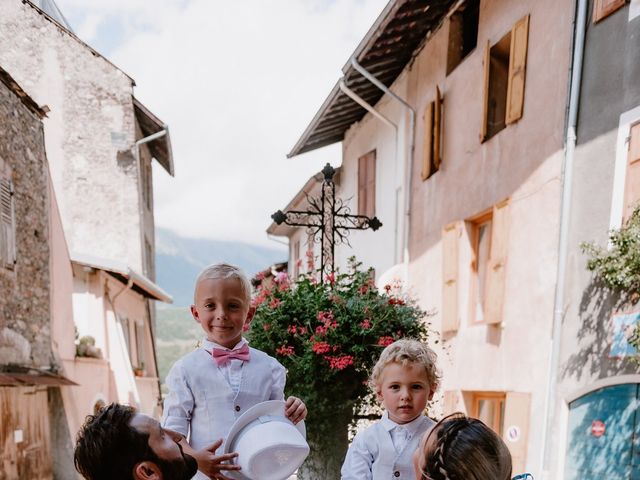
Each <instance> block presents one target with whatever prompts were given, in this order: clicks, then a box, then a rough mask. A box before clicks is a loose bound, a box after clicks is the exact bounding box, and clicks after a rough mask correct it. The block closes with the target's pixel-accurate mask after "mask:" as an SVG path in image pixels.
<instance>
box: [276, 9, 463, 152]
mask: <svg viewBox="0 0 640 480" xmlns="http://www.w3.org/2000/svg"><path fill="white" fill-rule="evenodd" d="M456 1H457V0H391V1H390V2H389V3H388V4H387V6H386V7H385V8H384V10H383V11H382V13H381V14H380V16H379V17H378V19H377V20H376V21H375V22H374V24H373V25H372V26H371V28H370V29H369V31H368V32H367V34H366V35H365V37H364V38H363V39H362V41H361V42H360V44H359V45H358V47H357V48H356V49H355V51H354V52H353V54H352V55H351V57H349V60H348V61H347V63H346V64H345V66H344V67H342V73H343V74H344V76H343V77H342V78H341V79H340V80H338V82H336V84H335V86H334V87H333V89H332V90H331V92H330V93H329V96H328V97H327V99H326V100H325V101H324V103H323V104H322V106H321V107H320V110H318V113H316V115H315V116H314V117H313V119H312V120H311V123H310V124H309V126H308V127H307V128H306V130H305V131H304V133H303V134H302V136H301V137H300V139H299V140H298V142H297V143H296V144H295V145H294V147H293V149H292V150H291V152H289V154H288V155H287V157H289V158H291V157H294V156H296V155H300V154H301V153H304V152H309V151H311V150H315V149H317V148H320V147H324V146H326V145H331V144H332V143H336V142H340V141H342V140H343V139H344V134H345V132H346V131H347V130H348V129H349V127H350V126H351V125H352V124H353V123H355V122H358V121H360V120H361V119H362V117H364V116H365V114H366V113H367V111H366V110H365V109H364V108H363V107H362V106H360V105H358V104H357V103H355V102H354V101H353V100H351V99H350V98H349V97H348V96H347V95H346V94H345V93H343V92H342V91H341V90H340V82H341V81H342V80H344V82H345V84H346V86H347V87H348V88H349V89H351V90H353V91H354V92H355V93H356V94H357V95H358V96H360V97H361V98H363V99H364V100H365V101H366V102H367V103H368V104H369V105H375V104H376V103H377V102H378V101H379V100H380V98H381V97H382V95H383V92H382V90H380V89H379V88H377V87H376V86H374V85H373V84H372V83H371V82H369V81H368V80H367V79H365V78H364V77H363V76H362V75H361V74H360V73H358V72H357V71H356V70H355V68H354V67H353V65H352V63H351V61H352V59H355V60H356V61H357V62H358V63H359V64H360V65H362V66H363V67H364V68H365V69H366V70H368V71H369V73H371V74H372V75H373V76H374V77H376V78H377V79H378V80H380V81H381V82H382V83H383V84H384V85H386V86H387V87H390V86H391V85H392V84H393V82H394V81H395V80H396V79H397V78H398V76H399V75H400V73H402V71H403V70H404V68H405V67H406V66H407V64H408V63H409V62H410V61H411V59H412V58H413V57H414V55H415V54H416V52H417V51H418V50H419V49H420V48H421V47H422V45H423V43H424V42H425V40H426V39H427V38H428V36H429V35H430V32H434V31H435V30H437V29H438V28H439V27H440V25H441V24H442V22H443V21H444V19H445V17H446V15H447V13H448V11H449V10H450V9H451V7H452V5H453V4H454V3H456Z"/></svg>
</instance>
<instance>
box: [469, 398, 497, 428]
mask: <svg viewBox="0 0 640 480" xmlns="http://www.w3.org/2000/svg"><path fill="white" fill-rule="evenodd" d="M504 404H505V394H504V393H493V392H475V393H474V394H473V405H472V407H471V416H472V417H474V418H477V419H478V420H481V421H482V422H483V423H484V424H485V425H486V426H487V427H489V428H491V430H493V431H494V432H496V433H497V434H498V435H502V432H503V431H504V407H505V405H504Z"/></svg>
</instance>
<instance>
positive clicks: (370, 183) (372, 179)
mask: <svg viewBox="0 0 640 480" xmlns="http://www.w3.org/2000/svg"><path fill="white" fill-rule="evenodd" d="M366 211H367V213H366V215H367V216H368V217H373V216H374V215H375V214H376V151H375V150H374V151H373V152H370V153H368V154H367V210H366Z"/></svg>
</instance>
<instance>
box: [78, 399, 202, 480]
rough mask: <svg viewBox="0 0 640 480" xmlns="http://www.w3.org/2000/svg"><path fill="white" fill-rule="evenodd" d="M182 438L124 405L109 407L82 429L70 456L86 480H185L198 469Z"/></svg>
mask: <svg viewBox="0 0 640 480" xmlns="http://www.w3.org/2000/svg"><path fill="white" fill-rule="evenodd" d="M181 439H182V435H180V434H178V433H176V432H173V431H171V430H166V429H164V428H162V427H161V426H160V424H159V423H158V422H157V421H156V420H154V419H152V418H150V417H148V416H146V415H142V414H140V413H136V411H135V409H134V408H132V407H129V406H125V405H119V404H117V403H112V404H111V405H109V406H108V407H106V408H104V409H103V410H102V411H100V412H99V413H98V414H96V415H89V416H88V417H87V420H86V422H85V424H84V425H83V426H82V429H81V430H80V433H79V434H78V439H77V442H76V448H75V452H74V462H75V465H76V470H78V472H80V473H81V474H82V475H83V476H84V477H85V478H86V479H87V480H189V479H190V478H191V477H193V476H194V475H195V474H196V472H197V470H198V465H197V462H196V460H195V458H193V457H192V456H191V455H188V454H186V453H184V452H183V451H182V446H181V445H180V444H179V443H178V442H179V441H180V440H181Z"/></svg>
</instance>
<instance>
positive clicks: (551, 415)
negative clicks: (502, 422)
mask: <svg viewBox="0 0 640 480" xmlns="http://www.w3.org/2000/svg"><path fill="white" fill-rule="evenodd" d="M587 3H588V0H578V2H577V12H576V17H575V23H574V32H575V34H574V43H573V61H572V64H571V81H570V83H569V106H568V114H567V117H568V118H567V131H566V145H565V153H564V159H563V165H562V204H561V207H560V232H559V239H558V269H557V274H556V275H557V277H556V288H555V298H554V307H553V326H552V330H551V358H550V359H549V377H548V383H547V400H546V404H545V416H544V418H545V419H546V423H545V428H544V430H543V436H542V452H543V457H542V477H543V478H544V479H548V478H555V476H554V475H552V473H553V472H552V471H551V468H552V465H553V464H554V462H553V461H552V460H555V458H553V456H554V453H555V454H557V452H554V451H553V450H554V448H553V447H554V442H552V441H551V440H550V439H552V438H555V437H556V436H557V435H552V433H556V431H555V427H556V426H557V423H558V422H557V418H556V417H557V404H558V401H557V398H556V397H557V393H558V386H557V373H558V368H559V366H560V342H561V340H562V336H561V330H562V319H563V316H564V303H565V283H566V282H565V277H566V269H567V257H568V254H569V252H568V245H569V220H570V215H571V195H572V188H573V164H574V157H575V150H576V140H577V137H576V126H577V124H578V107H579V101H580V84H581V81H582V59H583V54H584V43H585V33H586V19H587ZM556 469H557V466H556Z"/></svg>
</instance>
